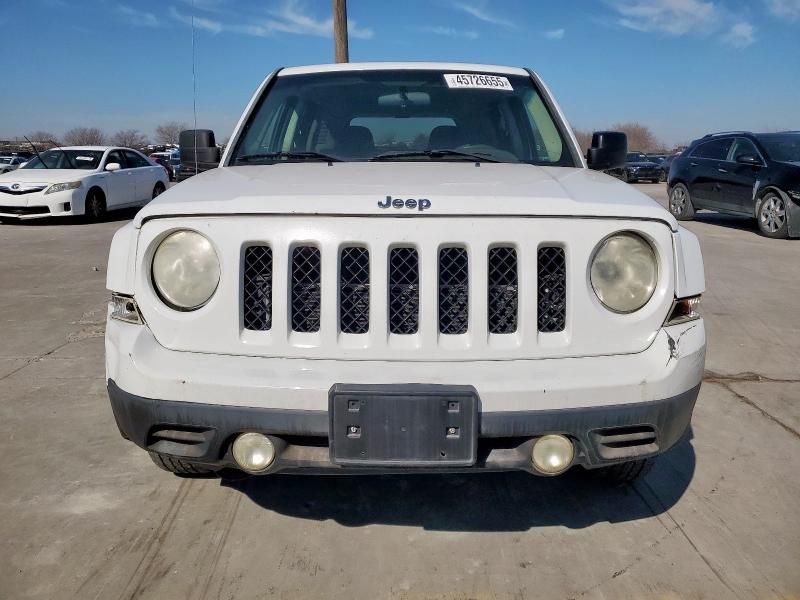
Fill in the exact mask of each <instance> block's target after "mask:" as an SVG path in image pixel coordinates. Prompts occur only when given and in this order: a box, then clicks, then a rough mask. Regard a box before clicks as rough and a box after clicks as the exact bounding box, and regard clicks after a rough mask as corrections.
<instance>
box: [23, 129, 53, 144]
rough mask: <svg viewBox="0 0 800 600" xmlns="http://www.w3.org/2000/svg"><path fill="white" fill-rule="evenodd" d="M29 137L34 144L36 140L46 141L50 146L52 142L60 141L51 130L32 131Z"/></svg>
mask: <svg viewBox="0 0 800 600" xmlns="http://www.w3.org/2000/svg"><path fill="white" fill-rule="evenodd" d="M27 137H28V139H29V140H30V141H32V142H33V143H34V144H35V143H36V142H44V143H46V144H47V145H48V146H50V145H52V144H51V142H54V143H56V144H57V143H58V140H57V139H56V136H55V135H53V134H52V133H50V132H49V131H31V132H30V133H29V134H28V136H27Z"/></svg>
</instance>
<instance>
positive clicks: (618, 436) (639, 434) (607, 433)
mask: <svg viewBox="0 0 800 600" xmlns="http://www.w3.org/2000/svg"><path fill="white" fill-rule="evenodd" d="M590 436H591V438H592V440H593V441H594V443H595V444H596V446H597V453H598V454H599V455H600V456H601V457H602V458H607V459H611V458H630V457H635V456H639V455H642V454H650V453H653V452H656V451H657V450H658V434H657V433H656V430H655V429H654V428H653V427H652V426H650V425H629V426H625V427H609V428H607V429H596V430H594V431H592V432H591V433H590Z"/></svg>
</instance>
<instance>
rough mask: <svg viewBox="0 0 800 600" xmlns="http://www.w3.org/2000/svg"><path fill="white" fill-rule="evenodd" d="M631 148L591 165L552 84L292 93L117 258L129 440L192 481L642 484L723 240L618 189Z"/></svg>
mask: <svg viewBox="0 0 800 600" xmlns="http://www.w3.org/2000/svg"><path fill="white" fill-rule="evenodd" d="M625 151H626V143H625V138H624V135H622V134H617V133H613V132H603V133H598V134H595V136H594V140H593V144H592V148H590V149H589V151H588V153H587V158H586V159H584V157H583V156H582V154H581V152H580V150H579V148H578V146H577V144H576V141H575V137H574V136H573V134H572V132H571V130H570V128H569V125H568V124H567V122H566V120H565V118H564V116H563V114H562V113H561V111H560V109H559V108H558V106H557V104H556V103H555V101H554V100H553V98H552V97H551V95H550V94H549V92H548V90H547V88H546V87H545V86H544V84H543V83H542V82H541V81H540V79H539V77H538V76H537V75H536V74H535V73H533V72H531V71H529V70H526V69H519V68H510V67H498V66H488V65H464V64H428V63H384V64H342V65H325V66H315V67H299V68H286V69H281V70H279V71H277V72H275V73H273V74H271V75H270V76H269V77H267V79H266V80H265V81H264V82H263V83H262V85H261V86H260V88H259V89H258V91H257V92H256V94H255V95H254V97H253V99H252V100H251V102H250V104H249V105H248V107H247V109H246V110H245V112H244V114H243V116H242V118H241V120H240V121H239V124H238V125H237V127H236V130H235V132H234V133H233V136H232V137H231V142H230V144H229V146H228V147H227V150H226V151H225V155H224V157H223V159H222V162H221V164H220V167H219V168H217V169H213V170H211V171H208V172H205V173H202V174H201V175H199V176H197V177H194V178H192V179H190V180H188V181H186V182H185V183H182V184H181V185H179V186H177V187H175V188H173V189H170V190H169V191H167V192H166V193H165V194H163V195H161V196H160V197H159V198H158V199H157V200H155V201H154V202H152V203H150V204H149V205H148V206H147V207H146V208H144V209H143V210H142V211H141V212H139V214H138V215H137V216H136V218H135V219H134V220H133V222H131V223H129V224H128V225H126V226H125V227H123V228H122V229H121V230H120V231H118V232H117V234H116V235H115V237H114V240H113V242H112V245H111V252H110V257H109V267H108V288H109V290H110V291H111V292H112V302H111V305H110V307H109V321H108V327H107V331H106V370H107V381H108V391H109V395H110V399H111V405H112V408H113V411H114V414H115V416H116V420H117V423H118V425H119V428H120V431H121V433H122V435H123V436H124V437H125V438H127V439H129V440H131V441H132V442H134V443H135V444H137V445H138V446H140V447H142V448H143V449H145V450H147V451H148V452H149V453H150V455H151V456H152V457H153V459H154V461H155V462H156V464H158V465H159V466H161V467H162V468H165V469H167V470H170V471H173V472H176V473H184V474H185V473H203V472H209V471H222V470H224V469H239V470H243V471H246V472H248V473H259V474H261V473H276V472H287V471H297V470H307V471H317V472H341V473H349V472H354V471H355V472H366V471H379V472H387V471H388V472H400V471H403V472H408V471H413V472H417V471H425V470H427V471H448V470H469V469H495V470H497V469H521V470H526V471H529V472H531V473H535V474H540V475H554V474H558V473H562V472H564V471H565V470H567V469H568V468H569V467H571V466H573V465H581V466H582V467H585V468H588V469H599V470H600V472H603V473H606V474H607V475H608V476H610V477H613V478H615V479H631V478H633V477H635V476H637V475H638V474H640V473H641V472H642V471H643V469H644V466H645V462H646V459H647V458H649V457H652V456H654V455H656V454H658V453H660V452H663V451H665V450H667V449H668V448H670V447H671V446H673V445H674V444H675V443H676V442H677V441H679V440H680V439H681V437H682V436H683V434H684V432H685V431H686V430H687V428H688V425H689V421H690V418H691V414H692V409H693V407H694V403H695V400H696V398H697V394H698V390H699V388H700V382H701V379H702V376H703V368H704V361H705V346H706V342H705V331H704V326H703V321H702V319H700V318H699V317H698V315H697V313H696V312H695V308H696V304H697V301H698V300H699V297H700V294H701V293H702V292H703V290H704V286H705V283H704V276H703V265H702V257H701V254H700V249H699V245H698V242H697V239H696V237H695V236H694V235H692V234H691V233H689V232H688V231H687V230H685V229H683V228H682V227H679V226H678V223H677V222H676V221H675V219H674V218H673V217H672V216H671V215H670V214H669V213H668V212H667V211H666V210H664V209H663V208H661V207H660V206H659V205H658V204H657V203H655V202H654V201H652V200H651V199H649V198H648V197H646V196H644V195H643V194H641V193H640V192H638V191H637V190H636V189H634V188H633V187H630V186H628V185H626V184H624V183H622V182H620V181H618V180H616V179H614V178H613V177H610V176H608V175H605V174H603V173H602V172H598V170H600V169H608V168H612V167H614V166H619V165H620V164H622V163H623V162H624V160H625ZM587 162H588V164H587Z"/></svg>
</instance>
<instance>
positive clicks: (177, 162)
mask: <svg viewBox="0 0 800 600" xmlns="http://www.w3.org/2000/svg"><path fill="white" fill-rule="evenodd" d="M169 164H170V165H172V172H173V174H174V176H173V181H177V180H178V171H180V170H181V153H180V151H178V150H175V151H174V152H171V153H170V155H169Z"/></svg>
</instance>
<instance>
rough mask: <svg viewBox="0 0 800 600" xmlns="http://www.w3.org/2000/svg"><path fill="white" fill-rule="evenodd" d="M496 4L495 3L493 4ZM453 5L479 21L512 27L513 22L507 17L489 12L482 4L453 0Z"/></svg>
mask: <svg viewBox="0 0 800 600" xmlns="http://www.w3.org/2000/svg"><path fill="white" fill-rule="evenodd" d="M495 6H496V5H495ZM453 7H454V8H456V9H458V10H460V11H463V12H465V13H467V14H468V15H471V16H473V17H475V18H476V19H478V20H479V21H483V22H484V23H490V24H492V25H500V26H502V27H508V28H513V27H514V23H512V22H511V21H509V20H508V19H504V18H503V17H500V16H498V15H495V14H493V13H490V12H489V11H488V10H486V8H485V6H484V5H483V4H480V5H478V4H469V3H467V2H453Z"/></svg>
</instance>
